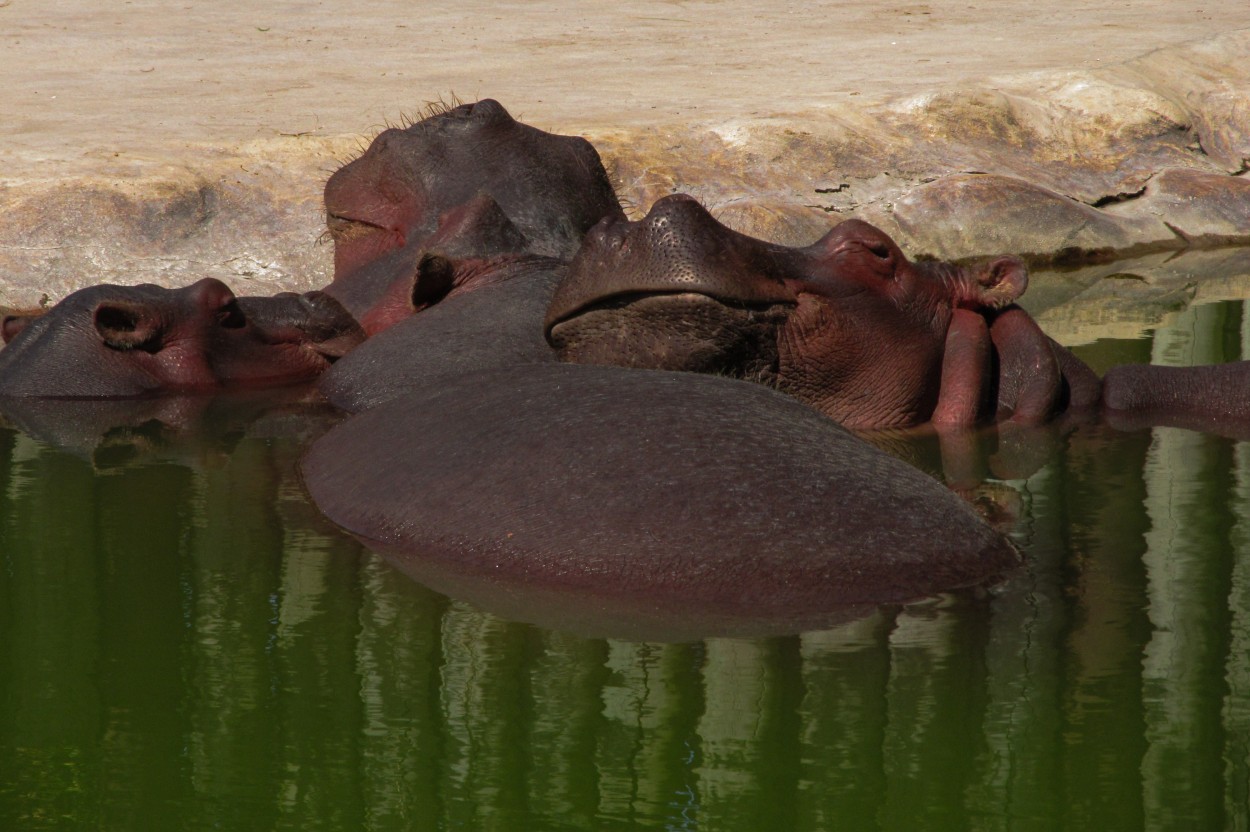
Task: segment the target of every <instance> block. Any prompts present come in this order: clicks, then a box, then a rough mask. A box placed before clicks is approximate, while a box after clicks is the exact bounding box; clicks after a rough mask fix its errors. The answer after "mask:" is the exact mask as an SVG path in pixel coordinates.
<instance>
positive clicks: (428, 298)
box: [412, 252, 456, 309]
mask: <svg viewBox="0 0 1250 832" xmlns="http://www.w3.org/2000/svg"><path fill="white" fill-rule="evenodd" d="M455 285H456V266H455V264H454V263H452V262H451V260H449V259H447V258H446V257H444V256H443V255H441V254H431V253H429V252H427V253H425V254H422V255H421V260H420V262H418V263H417V273H416V275H415V276H414V277H413V279H412V308H413V309H424V308H425V307H427V306H433V305H434V304H436V303H438V302H439V301H440V300H442V299H443V298H445V297H447V293H448V292H450V291H451V290H452V289H453V288H455Z"/></svg>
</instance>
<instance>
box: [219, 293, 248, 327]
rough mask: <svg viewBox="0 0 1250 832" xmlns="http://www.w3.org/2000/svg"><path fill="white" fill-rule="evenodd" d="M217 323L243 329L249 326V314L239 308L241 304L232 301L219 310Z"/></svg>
mask: <svg viewBox="0 0 1250 832" xmlns="http://www.w3.org/2000/svg"><path fill="white" fill-rule="evenodd" d="M217 323H218V324H219V325H221V326H222V327H224V328H226V329H242V328H243V327H245V326H247V316H245V315H244V314H243V310H242V309H240V308H239V304H238V303H236V302H235V301H233V300H232V301H230V302H229V303H227V304H226V305H225V306H223V307H221V308H220V309H218V310H217Z"/></svg>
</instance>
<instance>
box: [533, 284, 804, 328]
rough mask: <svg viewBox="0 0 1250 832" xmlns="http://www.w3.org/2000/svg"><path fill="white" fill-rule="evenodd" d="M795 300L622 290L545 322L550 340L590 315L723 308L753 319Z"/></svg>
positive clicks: (735, 314)
mask: <svg viewBox="0 0 1250 832" xmlns="http://www.w3.org/2000/svg"><path fill="white" fill-rule="evenodd" d="M794 305H795V301H790V300H775V301H748V300H738V299H735V298H724V297H718V296H716V295H713V294H709V293H706V292H699V291H692V290H690V289H673V290H672V291H665V290H634V291H622V292H617V293H614V294H610V295H604V296H603V297H600V298H595V299H593V300H589V301H586V302H585V303H582V304H581V305H579V306H577V307H575V308H571V309H568V310H565V311H562V312H560V313H558V314H557V315H555V316H550V317H549V318H548V319H547V321H546V322H545V330H546V333H547V337H548V339H550V338H551V337H552V334H553V333H555V332H556V331H558V330H560V329H561V328H562V327H565V326H566V325H568V324H571V323H573V322H575V321H577V320H578V319H579V318H584V317H586V316H598V315H605V316H616V315H619V314H622V313H623V312H627V311H635V312H654V311H657V310H659V309H663V308H665V307H672V308H679V307H680V308H690V307H694V308H720V309H723V310H725V313H726V314H727V315H730V316H740V317H743V318H750V317H752V316H755V315H768V314H770V313H773V312H775V311H776V310H778V309H789V308H792V307H793V306H794Z"/></svg>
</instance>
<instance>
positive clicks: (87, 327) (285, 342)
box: [0, 278, 364, 399]
mask: <svg viewBox="0 0 1250 832" xmlns="http://www.w3.org/2000/svg"><path fill="white" fill-rule="evenodd" d="M3 333H4V338H5V340H6V341H7V342H8V344H7V346H6V347H5V348H4V349H3V350H0V396H10V397H40V398H79V399H83V398H131V397H138V396H147V395H154V394H159V393H174V392H179V393H182V392H213V391H216V390H221V389H224V388H228V387H263V386H272V385H278V384H287V383H293V382H297V381H304V380H308V379H312V378H314V377H316V376H318V375H319V374H321V372H322V371H324V370H325V369H326V368H327V367H329V366H330V364H331V363H332V362H333V361H335V360H336V359H337V358H339V357H340V356H342V355H344V354H345V353H346V352H347V351H348V350H350V349H352V348H353V347H355V346H356V345H357V344H359V343H360V342H361V341H362V340H363V339H364V332H363V331H362V330H361V329H360V327H359V325H358V324H357V323H356V322H355V320H354V319H353V318H352V317H351V315H349V314H348V313H347V311H346V310H345V309H343V307H342V306H341V305H340V304H339V303H338V302H337V301H335V300H334V299H333V298H331V297H329V296H328V295H326V294H324V293H322V292H310V293H308V294H305V295H296V294H294V293H290V292H287V293H283V294H279V295H276V296H274V297H244V298H238V297H235V295H234V293H233V292H232V291H230V288H229V287H228V286H226V285H225V284H224V283H222V282H221V281H220V280H215V279H213V278H205V279H203V280H201V281H199V282H197V283H195V284H193V285H191V286H187V287H184V288H181V289H166V288H163V287H160V286H153V285H148V284H145V285H141V286H114V285H109V284H102V285H99V286H92V287H89V288H86V289H81V290H79V291H77V292H74V293H73V294H71V295H69V296H68V297H66V298H65V299H64V300H62V301H61V302H60V303H58V304H57V305H56V306H54V307H53V308H52V309H50V310H49V311H48V312H47V313H46V314H44V315H40V316H38V317H21V316H18V317H9V318H7V319H5V321H4V323H3Z"/></svg>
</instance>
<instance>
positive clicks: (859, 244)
mask: <svg viewBox="0 0 1250 832" xmlns="http://www.w3.org/2000/svg"><path fill="white" fill-rule="evenodd" d="M1027 283H1028V277H1027V271H1026V269H1025V267H1024V264H1023V263H1022V262H1021V261H1020V260H1019V259H1017V258H1014V257H998V258H995V259H993V260H991V261H989V262H987V263H984V264H981V265H979V266H974V267H966V268H964V267H956V266H951V265H949V264H945V263H912V262H911V261H909V260H908V259H907V258H906V257H905V256H903V253H902V252H901V251H900V250H899V248H898V246H897V245H895V244H894V241H893V240H891V239H890V238H889V237H888V236H887V235H885V234H884V233H882V232H880V231H878V230H877V229H875V228H873V227H872V226H871V225H869V224H867V223H865V222H861V221H858V220H848V221H846V222H843V223H841V224H839V225H837V226H835V227H834V228H833V230H831V231H830V232H829V233H828V234H826V235H825V236H824V237H822V238H821V239H820V240H818V241H816V242H815V243H813V244H812V245H810V246H807V247H806V248H790V247H786V246H780V245H774V244H771V243H767V242H765V241H762V240H757V239H755V238H752V237H748V236H746V235H744V234H739V233H738V232H735V231H733V230H731V229H729V228H727V227H725V226H724V225H722V224H721V223H720V222H718V221H717V220H716V219H715V218H714V217H712V216H711V214H709V213H708V212H707V210H706V209H704V208H703V206H701V205H700V204H699V203H698V202H697V201H695V200H694V199H692V198H690V197H688V196H684V195H680V194H679V195H674V196H670V197H666V198H664V199H661V200H659V201H657V202H656V203H655V205H654V206H652V208H651V211H650V212H649V213H648V214H647V216H646V217H644V218H643V219H641V220H639V221H637V222H628V221H623V220H617V219H615V218H609V219H605V220H604V221H603V222H601V223H599V224H598V225H597V226H596V227H595V228H594V229H593V230H592V231H591V232H590V233H589V234H587V236H586V239H585V242H584V244H583V246H582V248H581V250H580V251H579V252H578V253H577V255H576V256H575V257H574V259H573V261H572V263H571V265H570V267H569V274H568V277H567V278H566V279H565V282H564V283H563V284H561V286H560V287H559V288H558V289H557V291H556V293H555V295H554V296H553V298H552V302H551V306H550V308H549V309H548V312H547V315H546V318H545V321H544V330H545V333H546V336H547V338H548V340H549V342H550V343H551V344H552V346H553V348H555V350H556V351H557V353H558V354H559V356H560V358H561V359H562V360H566V361H572V362H579V363H607V364H622V365H626V366H635V367H650V368H658V369H674V370H695V371H702V372H716V373H720V374H725V375H732V376H736V377H742V378H753V379H755V380H757V381H761V382H764V383H767V384H769V385H770V386H775V387H776V388H777V389H779V390H782V391H785V392H787V393H790V394H791V395H793V396H795V397H796V398H799V399H801V400H802V401H805V402H807V403H809V404H811V405H812V406H814V407H816V408H817V409H818V410H820V411H821V412H823V413H825V414H827V415H829V416H831V417H833V418H834V419H835V420H837V421H838V422H840V423H842V424H843V425H846V426H848V427H857V428H859V427H873V428H877V427H903V426H907V425H911V424H916V423H918V422H923V421H926V420H929V419H932V418H935V416H936V417H938V418H943V417H945V414H951V415H950V416H949V418H952V419H956V418H958V419H968V418H973V417H975V416H976V415H977V414H979V412H980V408H981V407H982V406H983V401H982V400H983V398H985V395H984V393H983V392H982V391H981V390H980V389H978V386H979V384H980V382H981V379H982V374H983V372H984V370H985V368H986V367H988V359H989V351H988V349H987V348H986V347H985V344H986V343H987V335H986V333H985V332H982V331H981V329H984V330H987V331H988V325H987V316H989V315H991V314H992V313H995V312H998V311H999V310H1003V309H1005V308H1007V307H1009V306H1011V305H1012V303H1013V302H1014V301H1015V299H1016V298H1018V297H1019V296H1020V294H1021V293H1023V291H1024V289H1025V287H1026V286H1027ZM978 326H979V327H981V329H978ZM939 380H940V382H941V384H940V385H939ZM961 409H962V410H964V411H967V412H962V413H956V411H959V410H961Z"/></svg>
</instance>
